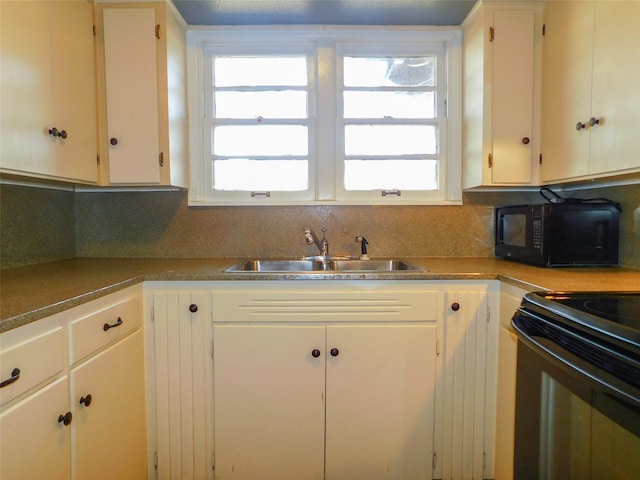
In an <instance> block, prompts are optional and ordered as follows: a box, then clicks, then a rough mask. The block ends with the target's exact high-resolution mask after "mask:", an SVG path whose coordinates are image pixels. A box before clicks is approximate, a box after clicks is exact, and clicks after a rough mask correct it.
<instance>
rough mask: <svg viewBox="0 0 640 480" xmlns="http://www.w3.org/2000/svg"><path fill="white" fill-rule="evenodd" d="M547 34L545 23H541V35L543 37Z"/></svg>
mask: <svg viewBox="0 0 640 480" xmlns="http://www.w3.org/2000/svg"><path fill="white" fill-rule="evenodd" d="M546 34H547V25H546V24H544V23H543V24H542V36H543V37H544V36H545V35H546Z"/></svg>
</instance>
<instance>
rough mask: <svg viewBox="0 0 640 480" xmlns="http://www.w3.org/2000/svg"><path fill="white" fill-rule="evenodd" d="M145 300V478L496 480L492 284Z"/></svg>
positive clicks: (273, 286) (347, 287)
mask: <svg viewBox="0 0 640 480" xmlns="http://www.w3.org/2000/svg"><path fill="white" fill-rule="evenodd" d="M145 291H146V292H147V293H146V301H147V302H148V304H149V305H148V308H147V310H148V312H149V318H148V322H147V324H146V327H145V328H146V331H147V333H146V335H147V338H146V341H147V351H148V354H149V358H148V366H149V373H148V382H149V387H148V391H149V392H150V398H149V410H150V413H149V415H150V416H149V421H150V422H149V447H148V449H149V452H150V454H149V458H150V459H153V460H152V462H153V463H152V464H150V465H149V472H150V474H149V477H150V478H158V479H160V480H162V479H167V480H170V479H173V478H186V479H192V478H193V479H215V480H224V479H255V478H265V479H278V480H287V479H295V480H304V479H329V480H335V479H349V480H358V479H366V480H371V479H402V480H412V479H431V478H442V479H467V478H469V479H471V478H494V462H495V455H494V443H495V413H496V412H495V411H496V371H497V361H498V360H497V355H498V353H497V334H498V325H499V324H498V315H497V305H498V293H499V283H498V282H495V281H493V282H492V281H468V282H466V281H450V282H447V281H438V282H428V281H423V282H420V281H417V282H412V281H401V282H385V281H354V282H351V281H335V282H330V281H326V282H325V281H322V282H301V281H279V282H271V281H261V282H250V281H246V282H244V281H233V282H149V283H147V284H145ZM492 311H493V312H494V313H495V314H494V315H493V316H492V315H491V312H492ZM152 469H154V470H155V476H154V475H153V474H152V471H153V470H152Z"/></svg>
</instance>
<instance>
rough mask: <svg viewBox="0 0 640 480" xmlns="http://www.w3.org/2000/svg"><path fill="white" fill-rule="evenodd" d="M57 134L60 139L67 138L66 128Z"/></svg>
mask: <svg viewBox="0 0 640 480" xmlns="http://www.w3.org/2000/svg"><path fill="white" fill-rule="evenodd" d="M58 136H59V137H60V138H62V139H65V138H67V131H66V130H60V133H59V134H58Z"/></svg>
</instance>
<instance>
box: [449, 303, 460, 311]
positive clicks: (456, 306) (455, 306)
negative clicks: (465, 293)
mask: <svg viewBox="0 0 640 480" xmlns="http://www.w3.org/2000/svg"><path fill="white" fill-rule="evenodd" d="M451 310H453V311H454V312H457V311H458V310H460V304H459V303H458V302H453V303H452V304H451Z"/></svg>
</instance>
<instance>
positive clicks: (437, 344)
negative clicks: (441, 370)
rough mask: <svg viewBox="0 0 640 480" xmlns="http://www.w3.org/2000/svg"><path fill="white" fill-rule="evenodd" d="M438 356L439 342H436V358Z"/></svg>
mask: <svg viewBox="0 0 640 480" xmlns="http://www.w3.org/2000/svg"><path fill="white" fill-rule="evenodd" d="M438 356H440V341H439V340H436V357H438Z"/></svg>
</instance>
